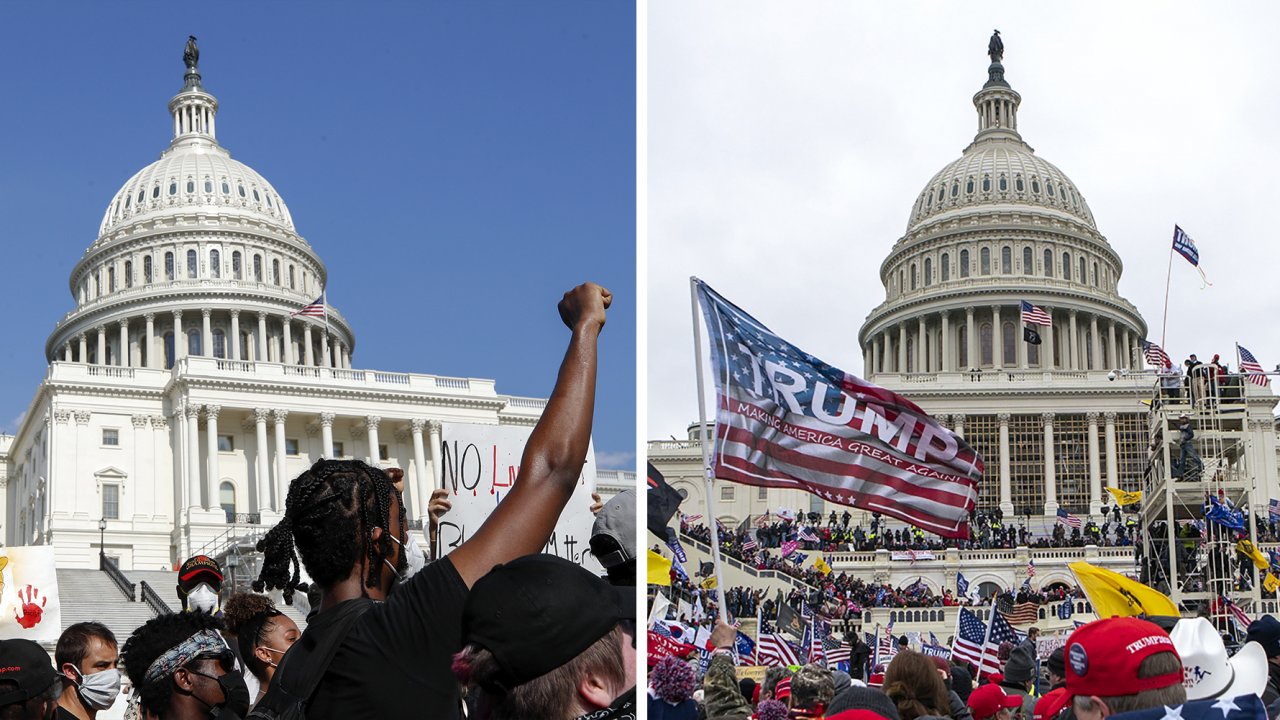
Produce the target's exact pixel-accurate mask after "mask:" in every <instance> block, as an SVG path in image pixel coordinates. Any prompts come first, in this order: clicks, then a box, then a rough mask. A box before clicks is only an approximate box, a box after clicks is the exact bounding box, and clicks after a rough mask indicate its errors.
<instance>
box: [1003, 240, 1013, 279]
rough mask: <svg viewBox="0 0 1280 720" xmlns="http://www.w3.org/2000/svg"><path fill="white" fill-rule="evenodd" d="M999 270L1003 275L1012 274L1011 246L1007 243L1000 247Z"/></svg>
mask: <svg viewBox="0 0 1280 720" xmlns="http://www.w3.org/2000/svg"><path fill="white" fill-rule="evenodd" d="M1000 272H1001V273H1003V274H1005V275H1012V274H1013V248H1011V247H1009V246H1008V245H1005V246H1004V247H1002V248H1000Z"/></svg>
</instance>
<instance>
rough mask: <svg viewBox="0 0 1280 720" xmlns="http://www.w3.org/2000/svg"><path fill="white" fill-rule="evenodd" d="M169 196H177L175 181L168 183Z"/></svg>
mask: <svg viewBox="0 0 1280 720" xmlns="http://www.w3.org/2000/svg"><path fill="white" fill-rule="evenodd" d="M169 194H170V195H177V194H178V181H177V180H170V181H169Z"/></svg>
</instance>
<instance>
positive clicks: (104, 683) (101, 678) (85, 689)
mask: <svg viewBox="0 0 1280 720" xmlns="http://www.w3.org/2000/svg"><path fill="white" fill-rule="evenodd" d="M76 674H77V675H80V672H79V671H78V670H77V671H76ZM79 685H80V687H79V688H77V690H76V692H77V693H79V694H80V699H81V700H83V701H84V704H85V706H86V707H89V708H92V709H94V710H106V709H107V708H109V707H111V706H112V705H113V704H114V703H115V701H116V696H117V695H119V694H120V671H119V670H116V669H115V668H112V669H110V670H103V671H102V672H96V673H93V674H92V675H80V683H79Z"/></svg>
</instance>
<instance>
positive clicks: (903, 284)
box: [898, 268, 906, 293]
mask: <svg viewBox="0 0 1280 720" xmlns="http://www.w3.org/2000/svg"><path fill="white" fill-rule="evenodd" d="M905 272H906V271H905V270H903V269H902V268H898V292H899V293H901V292H905V290H906V282H905V281H904V280H903V278H905V277H906V275H905V274H904V273H905Z"/></svg>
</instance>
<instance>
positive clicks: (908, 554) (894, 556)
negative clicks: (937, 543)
mask: <svg viewBox="0 0 1280 720" xmlns="http://www.w3.org/2000/svg"><path fill="white" fill-rule="evenodd" d="M889 559H890V560H909V561H911V562H915V561H916V560H937V559H938V558H937V556H936V555H934V554H933V551H932V550H891V551H889Z"/></svg>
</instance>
